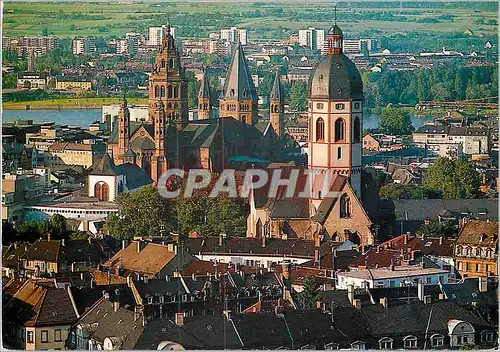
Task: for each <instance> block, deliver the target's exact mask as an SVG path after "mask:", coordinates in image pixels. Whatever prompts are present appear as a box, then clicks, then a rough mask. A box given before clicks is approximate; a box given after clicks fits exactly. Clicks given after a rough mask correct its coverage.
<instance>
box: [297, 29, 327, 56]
mask: <svg viewBox="0 0 500 352" xmlns="http://www.w3.org/2000/svg"><path fill="white" fill-rule="evenodd" d="M299 44H300V45H302V46H306V47H308V48H310V49H312V50H316V49H320V50H322V51H323V50H324V44H325V31H324V30H323V29H316V28H312V27H311V28H308V29H300V30H299Z"/></svg>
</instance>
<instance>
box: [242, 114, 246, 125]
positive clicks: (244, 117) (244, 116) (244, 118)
mask: <svg viewBox="0 0 500 352" xmlns="http://www.w3.org/2000/svg"><path fill="white" fill-rule="evenodd" d="M241 121H242V122H243V123H245V124H246V123H247V117H246V115H243V116H241Z"/></svg>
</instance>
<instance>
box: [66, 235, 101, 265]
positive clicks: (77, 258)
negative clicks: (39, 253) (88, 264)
mask: <svg viewBox="0 0 500 352" xmlns="http://www.w3.org/2000/svg"><path fill="white" fill-rule="evenodd" d="M101 258H102V253H101V251H100V250H99V248H97V246H94V245H93V244H90V243H89V241H87V240H73V241H64V245H61V246H60V249H59V261H65V262H85V261H93V262H99V261H100V260H101Z"/></svg>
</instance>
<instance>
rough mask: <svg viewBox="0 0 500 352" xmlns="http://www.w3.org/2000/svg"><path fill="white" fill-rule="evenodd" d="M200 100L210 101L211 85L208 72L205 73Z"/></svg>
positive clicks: (199, 94)
mask: <svg viewBox="0 0 500 352" xmlns="http://www.w3.org/2000/svg"><path fill="white" fill-rule="evenodd" d="M199 98H205V99H210V84H209V83H208V75H207V72H206V71H205V72H203V80H202V82H201V86H200V90H199V92H198V99H199Z"/></svg>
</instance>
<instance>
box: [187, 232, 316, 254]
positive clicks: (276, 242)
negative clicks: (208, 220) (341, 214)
mask: <svg viewBox="0 0 500 352" xmlns="http://www.w3.org/2000/svg"><path fill="white" fill-rule="evenodd" d="M184 245H185V246H186V248H188V250H189V252H190V253H192V254H198V253H244V254H262V255H283V254H286V255H290V256H291V255H295V256H304V257H313V256H314V242H313V241H310V240H303V239H288V240H281V239H276V238H272V239H268V240H267V241H266V245H265V247H263V246H262V239H260V238H253V237H231V238H226V239H224V240H223V245H222V246H219V237H217V236H208V237H205V238H186V239H184Z"/></svg>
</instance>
